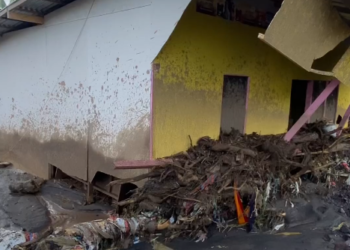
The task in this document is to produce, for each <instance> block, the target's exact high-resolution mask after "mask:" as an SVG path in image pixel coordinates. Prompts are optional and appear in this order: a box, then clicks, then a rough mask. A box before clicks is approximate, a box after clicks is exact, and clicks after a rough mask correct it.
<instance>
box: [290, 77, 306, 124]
mask: <svg viewBox="0 0 350 250" xmlns="http://www.w3.org/2000/svg"><path fill="white" fill-rule="evenodd" d="M307 83H308V81H304V80H293V82H292V93H291V97H290V108H289V123H288V130H289V129H290V128H291V127H292V126H293V125H294V123H296V122H297V121H298V119H299V118H300V117H301V116H302V115H303V114H304V112H305V100H306V89H307Z"/></svg>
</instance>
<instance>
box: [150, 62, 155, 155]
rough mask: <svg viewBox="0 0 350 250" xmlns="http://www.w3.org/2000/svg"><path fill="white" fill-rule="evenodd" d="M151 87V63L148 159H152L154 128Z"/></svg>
mask: <svg viewBox="0 0 350 250" xmlns="http://www.w3.org/2000/svg"><path fill="white" fill-rule="evenodd" d="M153 88H154V67H153V64H152V70H151V103H150V109H151V112H150V119H151V120H150V128H149V129H150V135H149V159H150V160H152V159H153V135H154V133H153V129H154V125H153Z"/></svg>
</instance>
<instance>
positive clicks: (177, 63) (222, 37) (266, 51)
mask: <svg viewBox="0 0 350 250" xmlns="http://www.w3.org/2000/svg"><path fill="white" fill-rule="evenodd" d="M259 32H260V33H261V32H263V30H261V29H258V28H254V27H250V26H246V25H243V24H240V23H233V22H229V21H225V20H223V19H221V18H216V17H212V16H208V15H203V14H200V13H196V6H195V4H194V2H192V3H191V4H190V5H189V6H188V8H187V10H186V12H185V14H184V16H183V18H182V19H181V21H180V22H179V24H178V26H177V27H176V29H175V31H174V32H173V34H172V35H171V37H170V39H169V41H168V42H167V43H166V45H165V46H164V47H163V49H162V51H161V53H160V54H159V56H158V57H157V58H156V60H155V63H157V64H159V65H157V66H158V67H157V68H159V70H157V72H155V73H154V77H155V81H154V148H153V149H154V156H155V157H163V156H166V155H170V154H174V153H177V152H179V151H182V150H185V149H187V148H188V146H189V145H190V139H189V136H190V137H191V138H192V141H193V143H195V142H196V140H197V139H198V138H199V137H201V136H211V137H213V138H217V137H218V135H219V130H220V116H221V103H222V88H223V80H224V75H240V76H248V77H250V83H249V93H248V95H249V97H248V111H247V123H246V132H247V133H252V132H258V133H261V134H270V133H271V134H277V133H283V132H286V130H287V126H288V116H289V105H290V94H291V84H292V80H293V79H303V80H308V79H314V80H317V79H319V80H322V77H320V76H318V75H312V74H308V73H307V72H306V71H304V70H303V69H301V68H299V67H298V66H296V65H294V64H293V63H292V62H290V61H288V60H287V59H286V58H285V57H283V56H282V55H280V54H279V53H277V52H276V51H274V50H273V49H272V48H270V47H268V46H267V45H266V44H264V43H262V42H261V41H260V40H259V39H258V38H257V36H258V33H259ZM341 91H342V89H341ZM340 98H342V95H341V94H340ZM343 106H344V105H343Z"/></svg>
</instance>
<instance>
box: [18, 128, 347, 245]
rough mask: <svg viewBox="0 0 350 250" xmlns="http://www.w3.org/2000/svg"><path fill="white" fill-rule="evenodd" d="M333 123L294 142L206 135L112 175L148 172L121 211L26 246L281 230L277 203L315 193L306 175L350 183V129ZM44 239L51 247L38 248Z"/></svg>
mask: <svg viewBox="0 0 350 250" xmlns="http://www.w3.org/2000/svg"><path fill="white" fill-rule="evenodd" d="M328 130H329V129H328ZM328 130H327V128H326V124H325V123H323V122H318V123H314V124H308V125H306V126H305V127H304V128H303V129H302V130H301V131H300V132H299V134H298V135H297V136H295V137H294V138H293V140H292V142H285V141H284V140H283V135H269V136H261V135H258V134H251V135H242V134H240V133H238V132H237V131H232V132H231V133H230V134H222V135H221V136H220V139H219V140H213V139H210V138H208V137H203V138H201V139H199V140H198V142H197V144H196V145H195V146H192V147H190V148H189V149H188V150H187V152H182V153H179V154H177V155H174V156H171V157H168V158H165V159H162V160H160V161H161V162H162V164H159V165H160V166H157V167H154V168H153V169H152V170H151V171H150V172H149V173H147V174H144V175H141V176H137V177H135V178H131V179H124V180H117V181H113V182H112V183H110V184H109V185H116V184H123V183H127V182H135V181H140V180H142V179H148V180H147V181H146V184H145V185H144V186H143V187H142V188H138V189H136V190H133V193H132V196H131V197H130V198H129V199H127V200H124V201H121V202H119V203H118V205H119V206H120V207H122V209H123V214H122V216H121V217H116V216H111V217H110V219H108V220H106V221H95V222H90V223H83V224H79V225H76V226H74V227H73V228H72V229H65V230H56V232H55V233H53V234H51V236H49V237H45V239H43V240H41V241H37V242H36V243H35V244H29V245H27V246H25V247H23V246H22V247H21V248H20V249H63V246H67V244H68V243H64V242H66V240H63V239H67V237H68V238H69V239H71V240H72V241H71V242H70V244H73V245H79V246H81V247H82V249H90V248H86V245H89V246H92V245H93V246H95V247H97V248H94V249H104V248H101V244H102V243H101V242H104V243H103V244H110V245H111V242H113V244H116V243H121V242H124V246H125V239H127V238H129V239H130V237H129V236H131V235H132V236H133V237H135V235H136V236H140V237H148V236H149V235H152V234H154V233H155V232H156V231H161V230H163V232H164V233H163V235H164V237H165V238H166V239H169V240H171V239H174V238H177V237H182V236H184V237H192V238H196V240H197V241H204V240H205V239H206V235H207V227H208V226H209V225H211V224H216V226H217V228H218V229H219V230H220V231H226V230H231V229H232V228H237V227H243V228H245V229H246V230H247V232H250V231H252V230H259V231H272V232H273V231H278V230H279V229H280V228H282V227H283V226H284V216H285V211H284V210H283V209H276V208H275V207H274V205H273V204H274V203H275V202H276V201H280V200H283V201H284V203H285V207H293V206H294V204H293V199H294V198H296V197H303V198H305V199H308V197H307V196H308V194H307V192H306V190H305V189H304V185H303V183H305V182H313V183H317V184H318V185H319V186H322V187H324V188H326V189H327V188H328V189H329V188H332V187H336V186H338V187H339V186H342V185H350V178H349V173H350V168H349V166H348V156H349V152H350V151H349V149H350V143H349V140H350V134H349V133H348V131H345V130H344V131H343V133H342V135H341V136H339V137H335V136H334V131H330V132H327V131H328ZM93 235H94V236H93ZM57 238H59V239H60V240H58V241H57ZM53 239H55V240H53ZM121 239H124V240H123V241H122V240H121ZM53 241H55V242H56V243H52V242H53ZM38 242H41V243H40V244H41V245H42V246H43V245H45V246H47V247H46V248H35V247H34V246H36V247H38V246H39V245H40V244H39V245H38ZM45 242H46V243H45ZM57 242H61V244H58V243H57ZM127 244H128V243H127ZM53 245H55V247H56V248H54V247H52V246H53ZM48 246H51V247H48ZM99 246H100V247H99ZM75 249H77V248H75Z"/></svg>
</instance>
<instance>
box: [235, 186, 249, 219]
mask: <svg viewBox="0 0 350 250" xmlns="http://www.w3.org/2000/svg"><path fill="white" fill-rule="evenodd" d="M234 188H235V189H234V191H233V194H234V197H235V204H236V210H237V218H238V224H239V225H244V224H246V223H248V217H246V216H245V214H244V209H243V204H242V200H241V196H240V195H239V192H238V190H237V185H236V183H235V184H234Z"/></svg>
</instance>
